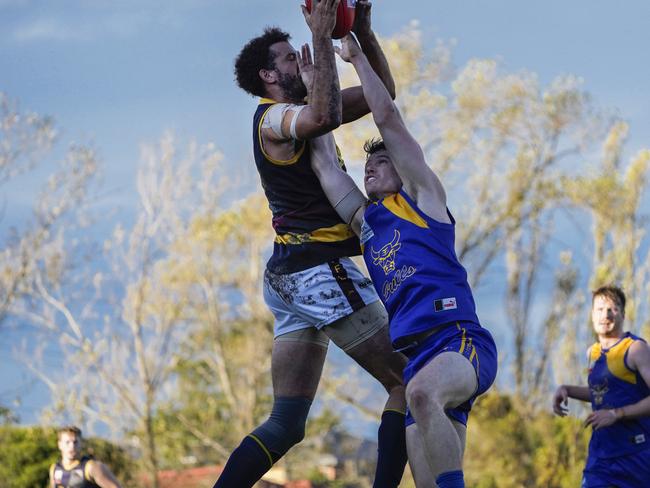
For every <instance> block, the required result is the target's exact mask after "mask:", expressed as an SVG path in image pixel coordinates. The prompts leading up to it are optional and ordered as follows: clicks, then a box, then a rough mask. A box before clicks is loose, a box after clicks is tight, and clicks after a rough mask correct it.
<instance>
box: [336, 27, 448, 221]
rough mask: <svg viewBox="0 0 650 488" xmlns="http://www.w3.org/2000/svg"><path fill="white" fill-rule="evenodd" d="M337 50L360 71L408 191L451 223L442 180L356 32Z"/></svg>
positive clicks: (429, 210) (429, 212)
mask: <svg viewBox="0 0 650 488" xmlns="http://www.w3.org/2000/svg"><path fill="white" fill-rule="evenodd" d="M338 53H339V55H340V56H341V58H342V59H343V60H345V61H348V62H350V63H352V65H353V66H354V68H355V70H356V72H357V74H358V75H359V79H360V80H361V86H362V88H363V94H364V97H365V100H366V101H367V102H368V106H369V107H370V110H371V111H372V116H373V119H374V121H375V124H376V125H377V128H378V129H379V132H380V134H381V136H382V138H383V140H384V144H385V145H386V149H387V150H388V152H389V154H390V157H391V161H392V163H393V165H394V166H395V169H396V170H397V173H398V174H399V176H400V178H401V179H402V183H403V185H404V189H405V191H406V192H407V193H408V194H409V196H411V197H412V198H413V199H414V200H415V201H416V202H417V204H418V206H419V207H420V209H421V210H422V211H423V212H425V213H426V214H427V215H429V216H430V217H432V218H434V219H435V220H437V221H439V222H444V223H449V222H450V219H449V216H448V215H447V206H446V205H447V197H446V194H445V190H444V188H443V186H442V183H441V182H440V180H439V179H438V177H437V176H436V175H435V173H434V172H433V171H432V170H431V168H429V166H428V165H427V163H426V161H425V159H424V153H423V152H422V148H421V147H420V145H419V144H418V143H417V141H416V140H415V139H414V138H413V136H412V135H411V133H410V132H409V130H408V129H407V128H406V125H405V124H404V121H403V120H402V117H401V115H400V113H399V110H398V109H397V107H396V105H395V103H394V102H393V100H392V98H391V96H390V94H389V93H388V91H387V90H386V87H385V86H384V84H383V83H382V81H381V80H380V79H379V77H378V76H377V74H376V73H375V72H374V70H373V69H372V67H371V66H370V63H369V61H368V59H367V57H366V56H365V54H364V53H363V51H361V48H360V47H359V45H358V43H357V42H356V40H355V39H354V37H353V36H351V35H348V36H346V37H345V38H344V39H343V46H342V48H341V49H340V50H338Z"/></svg>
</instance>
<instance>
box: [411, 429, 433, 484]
mask: <svg viewBox="0 0 650 488" xmlns="http://www.w3.org/2000/svg"><path fill="white" fill-rule="evenodd" d="M406 451H407V453H408V460H409V466H410V467H411V474H412V475H413V479H414V480H415V485H416V486H436V479H435V477H434V476H433V471H431V467H430V466H429V462H428V461H427V457H426V450H425V447H424V441H423V440H422V435H421V434H420V432H419V431H418V426H417V424H411V425H409V426H408V427H406Z"/></svg>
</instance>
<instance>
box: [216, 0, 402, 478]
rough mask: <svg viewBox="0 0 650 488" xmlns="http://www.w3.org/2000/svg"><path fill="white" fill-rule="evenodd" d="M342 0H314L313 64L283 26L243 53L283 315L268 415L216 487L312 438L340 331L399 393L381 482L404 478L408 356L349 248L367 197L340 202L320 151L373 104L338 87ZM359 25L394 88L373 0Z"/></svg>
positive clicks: (272, 284)
mask: <svg viewBox="0 0 650 488" xmlns="http://www.w3.org/2000/svg"><path fill="white" fill-rule="evenodd" d="M344 1H347V2H348V3H350V4H351V3H354V1H353V0H344ZM338 3H339V0H320V1H318V2H316V1H315V2H312V10H311V12H308V11H307V9H306V8H305V7H304V6H303V13H304V15H305V20H306V21H307V24H308V25H309V28H310V30H311V32H312V46H313V62H312V58H311V50H310V49H309V47H308V46H306V45H305V46H303V47H302V49H301V52H298V51H296V49H294V47H293V46H292V45H291V44H290V43H289V40H290V37H289V34H287V33H286V32H283V31H281V30H280V29H278V28H267V29H266V30H265V31H264V33H263V34H262V35H261V36H258V37H256V38H254V39H252V40H251V41H249V42H248V43H247V44H246V45H245V46H244V47H243V48H242V50H241V52H240V54H239V56H238V57H237V60H236V62H235V74H236V78H237V83H238V84H239V86H240V87H241V88H242V89H243V90H245V91H246V92H248V93H250V94H251V95H253V96H256V97H259V98H260V101H259V104H258V106H257V109H256V111H255V113H254V115H253V124H252V129H253V130H252V136H253V137H252V139H253V156H254V158H255V164H256V167H257V170H258V172H259V175H260V180H261V183H262V187H263V189H264V193H265V195H266V197H267V199H268V201H269V207H270V208H271V212H272V214H273V217H272V218H273V221H272V224H273V228H274V230H275V233H276V237H275V240H274V244H273V253H272V255H271V258H270V259H269V261H268V262H267V265H266V270H265V273H264V284H263V286H264V288H263V293H264V300H265V302H266V304H267V305H268V307H269V308H270V309H271V311H272V312H273V315H274V317H275V324H274V342H273V351H272V356H271V376H272V382H273V396H274V401H273V406H272V410H271V414H270V416H269V418H268V419H267V420H266V421H265V422H263V423H262V424H261V425H259V426H258V427H257V428H255V429H254V430H253V432H251V433H250V434H248V435H247V436H245V437H244V439H243V440H242V442H241V444H240V445H239V446H238V447H237V448H236V449H235V450H234V451H233V453H232V454H231V455H230V457H229V459H228V461H227V463H226V465H225V467H224V471H223V473H222V474H221V476H220V477H219V479H218V480H217V482H216V484H215V488H223V487H225V488H246V487H250V486H252V485H253V484H254V483H255V482H256V481H257V480H259V479H260V478H261V477H262V475H263V474H264V473H265V472H266V471H268V470H269V469H270V468H271V466H273V464H274V463H276V462H277V461H278V460H279V459H280V458H281V457H282V456H283V455H284V454H285V453H286V452H287V451H288V450H289V449H291V447H292V446H294V445H295V444H297V443H299V442H300V441H301V440H302V439H303V437H304V435H305V423H306V420H307V417H308V414H309V410H310V407H311V404H312V401H313V399H314V396H315V394H316V390H317V388H318V383H319V380H320V376H321V372H322V368H323V363H324V361H325V357H326V354H327V348H328V344H329V341H330V340H331V341H332V342H334V343H335V344H336V345H337V346H339V347H340V348H341V349H342V350H343V351H344V352H345V353H346V354H347V355H348V356H350V357H351V358H352V359H354V360H355V361H356V362H357V363H358V364H359V365H360V366H361V367H362V368H363V369H365V370H366V371H368V372H369V373H370V374H371V375H372V376H373V377H374V378H376V379H377V380H378V381H379V382H380V383H381V384H382V386H383V387H384V388H385V389H386V391H387V392H388V400H387V402H386V404H385V407H384V412H383V413H382V417H381V423H380V426H379V432H378V445H379V446H378V461H377V471H376V475H375V485H374V486H375V487H377V488H393V487H397V486H398V484H399V481H400V479H401V477H402V473H403V471H404V467H405V465H406V441H405V431H404V418H405V409H406V402H405V399H404V386H403V384H402V370H403V368H404V365H405V362H406V361H405V358H404V356H403V355H401V354H398V353H395V352H394V351H393V350H392V348H391V343H390V338H389V335H388V317H387V314H386V310H385V309H384V307H383V305H382V304H381V301H380V300H379V297H378V296H377V293H376V292H375V290H374V288H373V287H372V283H371V282H370V280H368V279H367V278H366V277H365V276H364V275H363V274H362V273H361V271H360V270H359V269H358V268H357V267H356V265H355V264H354V263H353V262H352V260H351V259H350V257H349V256H355V255H358V254H360V252H361V248H360V244H359V239H358V237H357V236H356V235H355V234H354V232H353V231H352V230H351V229H350V227H349V225H348V223H347V221H345V220H344V219H342V218H341V217H339V215H338V213H337V210H335V209H338V210H339V211H340V210H342V209H346V208H350V206H351V205H352V206H354V202H355V201H359V199H363V195H361V194H360V192H359V191H358V190H357V191H356V192H355V191H353V190H355V189H356V188H349V189H348V190H349V191H348V192H346V194H345V195H343V197H342V198H341V199H340V200H339V201H337V202H334V204H333V205H330V202H329V201H328V199H327V197H326V196H325V194H324V193H323V190H322V189H321V186H320V183H319V181H318V178H317V177H316V175H315V174H314V172H313V170H312V167H311V163H310V160H309V158H310V154H311V151H310V145H311V139H312V138H314V137H318V136H321V135H323V134H325V133H329V132H331V131H332V130H334V129H335V128H336V127H338V126H339V125H340V124H341V123H345V122H349V121H353V120H355V119H358V118H359V117H361V116H362V115H365V114H366V113H368V111H369V109H368V105H367V103H366V101H365V99H364V96H363V90H362V89H361V87H358V86H357V87H350V88H347V89H345V90H341V89H340V88H339V82H338V74H337V72H336V61H335V55H334V48H333V44H332V37H331V34H332V30H333V28H334V25H335V14H336V11H337V7H338ZM353 30H354V32H356V33H357V34H358V35H359V39H360V40H361V42H362V44H363V45H364V47H365V48H366V49H367V50H368V52H369V57H370V58H371V59H372V65H373V69H375V70H377V72H378V73H380V75H381V79H382V82H383V83H384V84H385V86H388V87H389V89H390V90H391V91H394V83H393V79H392V75H391V73H390V69H389V68H388V63H387V62H386V59H385V56H384V54H383V52H382V51H381V48H380V46H379V43H378V41H377V39H376V37H375V34H374V33H373V31H372V29H371V25H370V3H369V2H368V1H367V0H359V1H358V2H356V16H355V24H354V26H353ZM354 208H355V210H356V207H354Z"/></svg>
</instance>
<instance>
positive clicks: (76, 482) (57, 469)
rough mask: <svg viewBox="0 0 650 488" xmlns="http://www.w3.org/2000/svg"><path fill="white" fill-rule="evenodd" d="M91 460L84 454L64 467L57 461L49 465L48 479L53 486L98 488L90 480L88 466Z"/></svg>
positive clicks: (62, 487)
mask: <svg viewBox="0 0 650 488" xmlns="http://www.w3.org/2000/svg"><path fill="white" fill-rule="evenodd" d="M91 462H93V461H92V458H91V457H88V456H84V457H82V458H81V459H80V460H78V461H75V462H74V463H73V464H72V466H68V468H67V469H66V468H65V467H64V466H63V464H62V463H61V462H60V461H59V462H58V463H56V464H53V465H52V466H51V467H50V479H51V480H52V481H54V486H55V488H99V485H96V484H95V483H93V482H92V481H90V477H89V476H88V468H89V467H90V463H91Z"/></svg>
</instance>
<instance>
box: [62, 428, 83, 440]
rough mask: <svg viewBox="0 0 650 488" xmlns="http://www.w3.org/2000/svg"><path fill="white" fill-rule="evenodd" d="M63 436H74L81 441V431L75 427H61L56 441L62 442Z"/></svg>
mask: <svg viewBox="0 0 650 488" xmlns="http://www.w3.org/2000/svg"><path fill="white" fill-rule="evenodd" d="M62 434H74V435H75V436H76V437H77V438H79V439H81V429H80V428H79V427H77V426H75V425H66V426H64V427H60V428H59V429H58V430H57V431H56V440H57V441H60V440H61V435H62Z"/></svg>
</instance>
